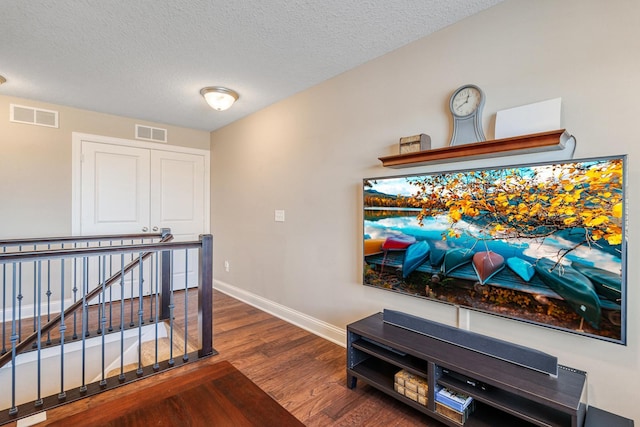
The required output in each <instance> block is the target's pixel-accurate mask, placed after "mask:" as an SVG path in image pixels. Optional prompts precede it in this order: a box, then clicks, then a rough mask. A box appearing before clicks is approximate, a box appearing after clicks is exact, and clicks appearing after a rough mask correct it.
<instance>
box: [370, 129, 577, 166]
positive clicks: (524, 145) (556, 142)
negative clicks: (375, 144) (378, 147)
mask: <svg viewBox="0 0 640 427" xmlns="http://www.w3.org/2000/svg"><path fill="white" fill-rule="evenodd" d="M569 142H571V143H573V144H575V139H574V138H573V137H572V136H571V135H569V133H567V131H566V130H565V129H560V130H554V131H550V132H541V133H534V134H531V135H520V136H514V137H511V138H503V139H494V140H491V141H483V142H474V143H471V144H463V145H454V146H451V147H442V148H434V149H431V150H425V151H418V152H416V153H409V154H399V155H396V156H386V157H380V158H379V159H380V161H381V162H382V166H385V167H391V168H408V167H413V166H422V165H427V164H436V163H449V162H460V161H464V160H472V159H478V158H487V157H500V156H510V155H514V154H528V153H538V152H541V151H552V150H564V149H565V148H566V147H567V145H568V143H569Z"/></svg>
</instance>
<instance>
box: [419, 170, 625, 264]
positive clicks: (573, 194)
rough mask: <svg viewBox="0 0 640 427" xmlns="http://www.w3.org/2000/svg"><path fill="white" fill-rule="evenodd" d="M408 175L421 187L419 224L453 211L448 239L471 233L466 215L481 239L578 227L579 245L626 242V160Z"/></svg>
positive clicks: (544, 233) (533, 235)
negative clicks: (465, 223)
mask: <svg viewBox="0 0 640 427" xmlns="http://www.w3.org/2000/svg"><path fill="white" fill-rule="evenodd" d="M408 181H409V183H410V184H411V185H413V186H415V187H417V189H418V190H417V192H416V193H415V194H414V195H413V197H412V198H411V202H410V203H411V204H413V205H414V206H416V205H417V206H419V207H420V208H421V211H420V213H419V214H418V216H417V219H418V222H419V223H420V225H421V226H422V225H423V220H424V219H425V218H428V217H432V216H438V215H447V217H448V220H449V223H450V228H449V230H448V231H447V233H446V234H445V235H444V236H443V238H445V239H446V237H447V236H451V237H454V236H456V237H457V236H460V235H461V233H470V232H471V231H470V230H469V229H464V228H462V227H461V223H462V222H461V221H462V220H463V219H464V220H465V222H471V223H473V224H474V225H475V226H476V227H475V228H474V229H475V230H478V229H479V230H480V231H479V232H478V231H476V235H475V236H474V237H476V238H478V239H480V238H485V239H486V238H493V239H515V238H538V239H543V238H545V237H547V236H550V235H552V234H554V233H557V232H559V231H561V230H566V229H578V230H583V231H584V239H583V240H582V241H581V242H579V243H578V244H577V245H576V247H577V246H580V245H593V244H596V245H599V244H600V243H602V242H603V241H606V242H607V243H608V244H610V245H613V246H615V245H620V244H621V242H622V218H623V192H622V189H623V185H622V184H623V172H622V160H621V159H611V160H603V161H587V162H582V163H567V164H561V165H549V166H535V167H523V168H511V169H500V170H482V171H472V172H452V173H446V174H440V175H429V176H421V177H412V178H408ZM478 227H479V228H478ZM570 250H571V249H569V250H568V251H570ZM568 251H567V252H568Z"/></svg>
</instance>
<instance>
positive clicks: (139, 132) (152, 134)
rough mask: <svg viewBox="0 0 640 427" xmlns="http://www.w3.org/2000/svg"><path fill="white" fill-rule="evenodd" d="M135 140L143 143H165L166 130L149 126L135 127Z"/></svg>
mask: <svg viewBox="0 0 640 427" xmlns="http://www.w3.org/2000/svg"><path fill="white" fill-rule="evenodd" d="M136 138H137V139H144V140H145V141H154V142H167V130H166V129H162V128H154V127H151V126H143V125H136Z"/></svg>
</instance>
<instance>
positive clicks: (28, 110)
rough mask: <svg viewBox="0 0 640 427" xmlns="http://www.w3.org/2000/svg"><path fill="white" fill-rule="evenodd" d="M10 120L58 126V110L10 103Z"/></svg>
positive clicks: (52, 126)
mask: <svg viewBox="0 0 640 427" xmlns="http://www.w3.org/2000/svg"><path fill="white" fill-rule="evenodd" d="M9 121H12V122H14V123H25V124H29V125H37V126H46V127H50V128H57V127H58V112H57V111H54V110H45V109H43V108H34V107H27V106H25V105H17V104H10V109H9Z"/></svg>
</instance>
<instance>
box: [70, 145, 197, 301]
mask: <svg viewBox="0 0 640 427" xmlns="http://www.w3.org/2000/svg"><path fill="white" fill-rule="evenodd" d="M94 139H95V138H91V139H82V141H81V156H80V162H81V167H80V175H81V179H80V191H79V192H80V212H81V214H80V234H82V235H109V234H130V233H141V232H149V233H157V232H158V231H160V230H161V229H162V228H170V229H171V233H172V234H173V235H174V240H175V241H190V240H197V239H198V236H199V235H200V234H203V233H206V232H207V231H208V230H207V227H206V226H205V225H206V222H205V213H206V212H207V211H208V209H207V206H206V205H207V199H208V198H207V197H206V194H205V189H206V188H208V186H207V185H206V181H205V180H206V178H207V176H208V173H207V171H206V170H205V166H206V165H208V162H207V161H206V160H207V159H206V158H205V154H206V153H203V154H194V153H185V152H176V151H166V150H159V149H151V148H139V147H132V146H128V145H119V144H109V143H103V142H95V140H94ZM116 261H117V260H116ZM127 261H128V260H127ZM197 261H198V254H197V251H196V250H189V251H188V255H187V252H186V251H185V250H179V251H176V252H175V253H174V254H173V273H174V274H173V281H174V289H181V288H184V287H185V286H188V287H194V286H197V279H198V269H197ZM116 264H119V263H118V262H116ZM145 270H146V271H145V274H149V270H147V269H145ZM137 276H138V274H133V275H131V277H132V279H131V280H127V282H128V283H129V284H130V285H133V286H130V288H131V289H133V294H134V295H137V294H138V293H139V291H137V290H136V289H137V287H138V286H137V285H138V283H137ZM145 281H147V279H145ZM151 286H152V285H151V284H150V283H149V285H148V286H144V289H143V293H144V294H148V293H149V292H150V290H151ZM127 287H128V288H129V286H127ZM125 294H126V295H127V296H129V292H126V291H125Z"/></svg>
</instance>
